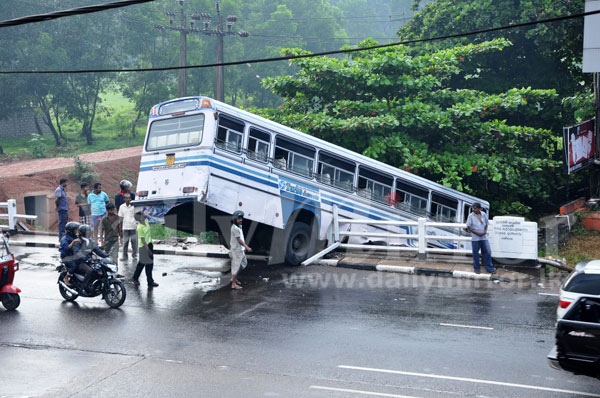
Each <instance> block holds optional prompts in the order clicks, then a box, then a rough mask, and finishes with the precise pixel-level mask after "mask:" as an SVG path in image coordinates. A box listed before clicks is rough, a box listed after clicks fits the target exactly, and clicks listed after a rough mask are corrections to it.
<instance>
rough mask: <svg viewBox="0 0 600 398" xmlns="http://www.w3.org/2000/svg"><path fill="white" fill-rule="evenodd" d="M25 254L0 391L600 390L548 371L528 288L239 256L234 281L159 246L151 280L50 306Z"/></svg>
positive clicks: (51, 254) (419, 393) (1, 316)
mask: <svg viewBox="0 0 600 398" xmlns="http://www.w3.org/2000/svg"><path fill="white" fill-rule="evenodd" d="M31 250H32V249H31V248H24V247H23V248H15V252H16V254H17V255H18V256H19V258H21V264H22V269H21V271H19V272H18V273H17V277H16V280H15V284H16V285H18V286H19V287H21V289H22V290H23V293H22V302H21V307H20V308H19V310H18V311H17V312H13V313H9V312H6V311H4V310H0V375H1V377H0V397H23V396H51V397H52V396H56V397H105V396H109V394H110V395H111V396H119V397H120V396H124V397H162V396H167V395H168V396H175V397H190V396H197V397H369V396H370V397H372V396H380V397H423V398H425V397H585V396H592V397H600V382H599V381H596V380H593V379H589V378H585V377H580V376H573V375H570V374H568V373H565V372H560V371H556V370H553V369H550V368H549V367H548V365H547V362H546V355H547V353H548V351H549V350H550V348H551V346H552V344H553V339H554V336H553V326H554V321H555V308H556V307H555V306H556V300H557V298H556V297H554V296H552V294H553V291H552V290H551V289H547V288H542V287H540V286H538V285H537V283H533V284H529V285H522V284H521V285H519V286H517V285H516V284H515V285H514V286H513V285H512V284H493V283H488V282H481V281H479V282H477V281H464V280H456V279H451V278H436V277H421V276H409V275H398V274H384V273H374V272H366V271H356V270H347V269H336V268H327V267H307V268H288V267H271V266H267V265H265V264H251V265H250V266H249V268H248V269H247V270H246V271H245V273H244V274H243V275H242V277H241V281H242V282H243V283H244V289H243V290H241V291H232V290H231V289H230V288H229V287H228V286H227V281H228V280H229V279H228V276H227V275H226V274H221V273H218V272H207V271H200V270H199V269H198V268H197V267H198V266H202V265H215V264H216V263H218V262H219V261H223V260H215V259H206V258H204V259H198V258H189V257H188V258H182V257H169V256H160V257H158V256H157V264H156V266H155V276H156V280H157V282H158V283H160V286H159V287H158V288H156V289H154V290H148V289H147V287H146V286H145V284H143V283H142V286H140V287H139V288H136V287H134V286H133V285H132V284H128V285H127V288H128V290H127V293H128V296H127V300H126V302H125V304H124V306H123V307H122V308H121V309H118V310H111V309H109V308H108V307H107V306H106V305H105V304H104V303H103V302H102V301H101V300H100V299H82V298H80V299H78V300H77V302H75V303H67V302H63V300H62V298H61V297H60V295H59V293H58V289H57V286H56V278H57V275H58V274H57V273H56V272H55V271H54V266H55V264H56V261H57V259H56V255H55V251H54V250H51V249H35V250H36V252H35V254H34V253H32V251H31ZM216 265H218V264H216ZM121 271H122V272H123V273H124V274H126V275H130V273H131V266H124V267H122V268H121ZM163 274H166V275H164V276H163ZM540 293H542V294H540Z"/></svg>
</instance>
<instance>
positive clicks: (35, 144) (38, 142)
mask: <svg viewBox="0 0 600 398" xmlns="http://www.w3.org/2000/svg"><path fill="white" fill-rule="evenodd" d="M29 143H30V146H31V154H32V155H33V156H35V157H36V158H45V157H46V151H47V150H48V148H47V147H46V144H45V143H44V139H43V138H42V136H41V135H37V134H36V135H34V136H33V137H31V139H30V140H29Z"/></svg>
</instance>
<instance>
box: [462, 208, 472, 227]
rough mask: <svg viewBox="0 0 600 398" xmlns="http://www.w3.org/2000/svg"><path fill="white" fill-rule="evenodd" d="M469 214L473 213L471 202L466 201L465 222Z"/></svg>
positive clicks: (464, 209)
mask: <svg viewBox="0 0 600 398" xmlns="http://www.w3.org/2000/svg"><path fill="white" fill-rule="evenodd" d="M469 214H471V204H469V203H465V205H464V206H463V222H464V223H466V222H467V218H469Z"/></svg>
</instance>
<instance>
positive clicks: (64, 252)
mask: <svg viewBox="0 0 600 398" xmlns="http://www.w3.org/2000/svg"><path fill="white" fill-rule="evenodd" d="M78 232H79V223H78V222H74V221H71V222H68V223H67V224H66V225H65V235H64V236H63V237H62V238H61V239H60V246H59V248H58V251H59V252H60V259H61V260H62V262H63V263H65V266H66V267H67V270H69V272H71V270H72V269H75V268H76V267H77V263H76V262H75V261H73V258H72V257H73V246H74V245H75V244H76V243H77V242H78V241H79V242H81V241H80V240H79V237H78V235H77V233H78ZM64 282H65V284H66V285H67V286H70V285H71V283H70V282H69V275H68V274H67V275H65V279H64Z"/></svg>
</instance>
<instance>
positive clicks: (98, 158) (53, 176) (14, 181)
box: [0, 147, 142, 230]
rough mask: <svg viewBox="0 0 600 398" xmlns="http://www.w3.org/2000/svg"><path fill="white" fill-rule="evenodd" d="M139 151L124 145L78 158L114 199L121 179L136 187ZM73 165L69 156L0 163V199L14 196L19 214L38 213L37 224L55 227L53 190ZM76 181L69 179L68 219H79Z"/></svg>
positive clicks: (43, 226)
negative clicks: (93, 173) (76, 202)
mask: <svg viewBox="0 0 600 398" xmlns="http://www.w3.org/2000/svg"><path fill="white" fill-rule="evenodd" d="M141 152H142V149H141V147H133V148H124V149H121V150H118V151H105V152H96V153H90V154H85V155H82V156H81V159H83V160H85V161H87V162H90V163H92V164H93V166H94V169H95V171H96V172H97V173H98V175H99V178H98V182H100V183H101V184H102V186H103V189H104V191H105V192H106V193H107V194H108V195H109V197H110V199H111V201H113V200H114V195H115V194H116V193H117V192H118V191H119V182H120V181H121V180H123V179H126V180H129V181H131V182H132V183H133V184H134V187H135V186H136V184H137V177H138V170H139V167H140V158H141ZM72 164H73V163H72V159H68V161H65V159H64V158H59V159H40V160H33V161H26V162H18V163H12V164H8V165H2V166H0V202H4V201H6V200H8V199H16V200H17V208H18V212H19V213H20V214H27V213H30V214H35V215H37V216H38V222H37V224H38V225H39V226H41V227H42V228H45V229H49V230H55V229H56V223H57V215H56V211H55V205H54V190H55V189H56V188H57V187H58V181H59V179H60V178H61V177H67V178H69V176H68V174H69V171H70V170H71V168H72ZM79 184H80V183H79V181H75V180H73V179H71V178H70V179H69V183H68V187H67V195H68V199H69V220H76V221H78V220H79V213H78V209H77V208H76V207H75V196H76V195H77V194H78V193H79V191H80V187H79ZM134 190H135V189H134ZM26 202H27V206H26ZM26 210H27V211H26Z"/></svg>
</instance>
